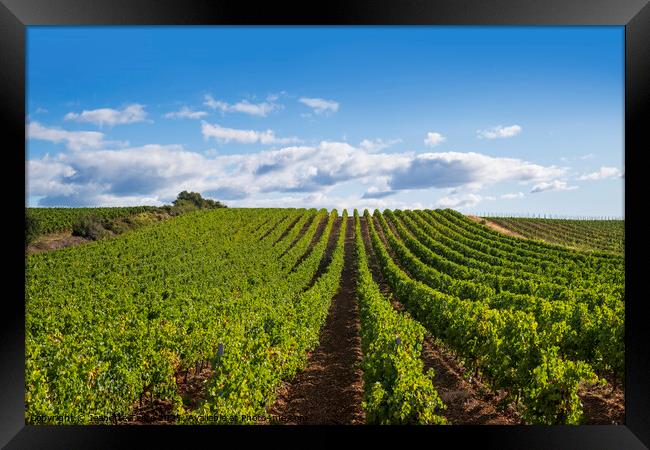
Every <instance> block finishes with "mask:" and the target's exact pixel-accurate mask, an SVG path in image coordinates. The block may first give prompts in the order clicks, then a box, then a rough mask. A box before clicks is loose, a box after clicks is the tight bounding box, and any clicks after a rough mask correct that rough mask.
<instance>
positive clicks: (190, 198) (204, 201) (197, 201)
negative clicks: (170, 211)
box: [174, 191, 227, 209]
mask: <svg viewBox="0 0 650 450" xmlns="http://www.w3.org/2000/svg"><path fill="white" fill-rule="evenodd" d="M181 203H182V204H187V203H191V204H193V205H194V206H196V207H197V208H208V209H210V208H227V206H226V205H224V204H223V203H221V202H219V201H215V200H211V199H208V198H203V197H201V194H199V193H198V192H187V191H183V192H181V193H179V194H178V197H177V198H176V200H174V206H176V205H178V204H181Z"/></svg>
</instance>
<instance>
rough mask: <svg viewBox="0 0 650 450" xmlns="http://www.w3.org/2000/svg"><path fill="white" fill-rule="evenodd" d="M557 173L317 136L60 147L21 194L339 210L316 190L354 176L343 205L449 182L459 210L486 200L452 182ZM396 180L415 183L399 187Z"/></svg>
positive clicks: (54, 199)
mask: <svg viewBox="0 0 650 450" xmlns="http://www.w3.org/2000/svg"><path fill="white" fill-rule="evenodd" d="M207 125H209V124H207ZM221 130H223V129H221ZM225 130H228V129H225ZM236 131H237V130H236ZM239 131H241V130H239ZM244 131H245V130H244ZM226 132H227V131H226ZM251 136H252V137H251ZM237 137H241V136H239V135H237ZM244 138H245V139H249V140H250V139H253V140H255V139H256V140H258V141H259V139H260V135H259V134H255V132H254V133H253V134H252V135H249V134H245V135H244ZM560 173H562V171H561V170H558V169H557V168H554V167H543V166H538V165H535V164H532V163H529V162H525V161H520V160H511V159H507V158H493V157H489V156H486V155H480V154H476V153H435V154H424V155H416V154H413V153H392V154H387V153H370V152H368V151H366V150H365V149H363V148H360V147H355V146H352V145H350V144H348V143H345V142H328V141H323V142H320V143H319V144H318V145H302V146H289V147H284V148H280V149H276V150H265V151H261V152H257V153H242V154H219V153H216V152H212V151H206V152H201V153H199V152H192V151H188V150H186V149H185V148H183V147H182V146H173V145H166V146H163V145H146V146H143V147H136V148H123V149H119V150H107V149H95V150H86V151H84V152H62V153H59V154H58V155H57V156H56V157H54V158H50V157H43V158H40V159H36V160H32V161H30V162H29V167H28V191H29V195H30V197H42V199H41V203H40V204H41V205H43V206H46V205H63V204H65V205H70V206H82V205H100V204H111V205H116V204H119V202H120V200H119V199H120V198H124V199H125V202H127V201H128V202H136V200H137V199H149V200H147V201H156V202H169V201H171V200H173V199H174V198H175V196H176V195H177V194H178V192H180V191H182V190H192V191H197V192H201V193H202V194H203V195H205V196H206V197H209V198H216V199H219V200H224V201H226V202H229V204H233V205H241V206H246V205H249V206H250V205H255V204H261V203H260V202H263V201H266V200H264V199H268V198H270V197H272V196H276V198H277V196H278V195H279V196H284V197H291V198H294V199H302V200H300V201H299V200H296V202H297V203H296V204H297V205H301V206H305V205H310V206H311V205H312V204H313V205H316V203H318V202H322V204H323V205H325V204H326V203H327V204H329V205H334V207H337V208H339V207H341V206H344V203H341V202H342V199H341V198H339V199H334V200H333V199H326V198H325V197H323V196H325V195H326V194H327V192H329V190H331V189H334V188H336V187H338V186H340V185H342V184H344V183H348V182H350V181H360V182H361V183H362V184H365V185H367V186H368V188H367V190H366V192H357V193H355V194H351V195H350V196H349V197H347V198H348V200H350V202H351V203H345V204H346V205H349V206H355V205H356V206H357V207H370V206H372V207H377V208H381V207H383V208H387V207H399V206H398V205H399V201H398V200H397V199H396V198H395V197H391V195H392V194H395V193H398V192H400V191H402V190H409V189H428V188H432V187H436V188H445V189H447V188H454V190H453V192H450V193H449V195H447V197H446V198H445V199H441V200H440V202H442V203H440V205H446V206H447V207H452V206H453V207H458V208H461V207H466V206H472V205H474V204H476V202H478V201H485V200H491V199H493V198H494V197H489V196H481V195H480V193H477V192H470V193H463V192H461V187H462V189H464V190H467V189H472V188H475V187H476V186H484V185H487V184H491V183H496V182H499V181H520V182H538V181H540V180H545V179H547V178H548V177H551V176H557V175H558V174H560ZM441 174H446V176H445V177H442V176H441ZM405 179H408V180H415V183H414V184H408V183H406V182H405V181H404V180H405ZM310 196H311V197H310ZM309 201H312V202H313V203H308V202H309ZM102 202H103V203H102ZM269 202H270V203H268V204H269V205H275V206H282V205H288V204H291V203H279V204H278V203H273V202H271V200H269ZM287 202H288V200H287ZM301 202H302V203H301ZM305 202H307V203H305ZM129 204H131V203H129ZM403 206H405V207H408V206H410V207H413V203H410V202H409V201H408V200H407V201H406V202H405V203H404V204H403Z"/></svg>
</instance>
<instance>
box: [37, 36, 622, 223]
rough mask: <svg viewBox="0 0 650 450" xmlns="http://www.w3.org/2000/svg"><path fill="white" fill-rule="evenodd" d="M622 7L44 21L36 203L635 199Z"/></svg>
mask: <svg viewBox="0 0 650 450" xmlns="http://www.w3.org/2000/svg"><path fill="white" fill-rule="evenodd" d="M623 50H624V29H623V27H29V28H28V34H27V112H28V116H27V118H26V126H27V131H26V138H27V155H26V159H27V180H28V182H27V201H28V204H29V205H30V206H90V205H98V206H99V205H131V204H162V203H168V202H170V201H171V200H173V199H174V198H175V195H176V194H177V193H178V192H179V191H180V190H183V189H187V190H193V191H199V192H201V193H203V194H204V195H205V196H208V197H212V198H216V199H219V200H221V201H224V202H225V203H227V204H229V205H232V206H269V207H271V206H273V207H276V206H277V207H284V206H291V207H294V206H295V207H327V208H334V207H336V208H339V209H341V208H344V207H347V208H354V207H357V208H365V207H368V208H375V207H377V208H380V209H383V208H436V207H452V208H455V209H459V210H461V211H464V212H469V213H472V212H479V213H480V212H492V213H514V214H527V213H531V214H558V215H594V216H602V215H607V216H622V215H623V178H622V175H623V173H624V166H623V148H624V142H623V136H624V135H623V126H624V90H623V89H624V59H623V58H624V51H623Z"/></svg>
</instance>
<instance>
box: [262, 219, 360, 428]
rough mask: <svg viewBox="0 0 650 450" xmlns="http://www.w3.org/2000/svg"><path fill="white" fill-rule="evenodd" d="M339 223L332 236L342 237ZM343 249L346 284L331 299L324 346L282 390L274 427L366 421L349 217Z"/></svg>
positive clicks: (273, 411)
mask: <svg viewBox="0 0 650 450" xmlns="http://www.w3.org/2000/svg"><path fill="white" fill-rule="evenodd" d="M340 220H341V219H338V221H339V224H338V227H333V229H332V234H333V235H337V234H338V233H336V230H335V229H334V228H337V229H338V228H340ZM335 225H336V223H335ZM331 251H332V249H330V253H331ZM344 251H345V257H344V265H343V272H342V274H341V286H340V288H339V291H338V293H337V294H336V295H335V296H334V298H333V299H332V302H331V305H330V309H329V314H328V316H327V320H326V322H325V326H324V327H323V329H322V330H321V334H320V344H319V346H318V348H317V349H316V350H315V351H313V352H312V353H310V354H309V357H308V363H307V367H306V368H305V370H303V371H302V372H301V373H299V374H298V375H296V377H294V378H293V379H292V380H290V381H287V382H284V383H283V384H282V386H281V387H280V389H279V393H278V397H277V400H276V401H275V403H274V404H273V405H272V406H271V408H270V409H269V413H270V414H271V416H272V419H271V422H270V423H271V424H286V425H316V424H346V425H354V424H362V423H364V413H363V410H362V408H361V402H362V399H363V379H362V376H363V373H362V371H361V368H360V362H361V358H362V355H361V338H360V335H359V328H360V323H359V310H358V305H357V302H356V296H355V286H356V271H355V268H354V222H353V219H352V218H348V223H347V229H346V236H345V246H344ZM324 259H326V258H324ZM327 259H330V258H327Z"/></svg>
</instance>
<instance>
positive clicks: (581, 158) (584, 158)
mask: <svg viewBox="0 0 650 450" xmlns="http://www.w3.org/2000/svg"><path fill="white" fill-rule="evenodd" d="M595 156H596V155H594V154H593V153H587V154H586V155H581V156H562V157H560V161H564V162H567V161H574V160H578V159H579V160H581V161H585V160H587V159H593V158H594V157H595Z"/></svg>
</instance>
